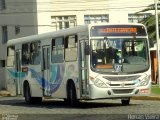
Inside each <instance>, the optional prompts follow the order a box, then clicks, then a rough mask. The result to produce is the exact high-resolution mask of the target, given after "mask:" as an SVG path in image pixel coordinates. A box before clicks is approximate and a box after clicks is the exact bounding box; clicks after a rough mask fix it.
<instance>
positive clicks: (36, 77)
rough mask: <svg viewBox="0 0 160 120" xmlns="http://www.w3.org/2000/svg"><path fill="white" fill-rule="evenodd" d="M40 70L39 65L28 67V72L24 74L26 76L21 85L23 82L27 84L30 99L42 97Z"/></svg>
mask: <svg viewBox="0 0 160 120" xmlns="http://www.w3.org/2000/svg"><path fill="white" fill-rule="evenodd" d="M40 68H41V66H40V65H37V66H33V67H28V72H27V73H26V74H27V76H26V77H25V78H23V84H24V82H25V81H27V82H28V83H29V86H30V90H31V96H32V97H42V96H43V91H42V89H43V86H42V83H43V77H42V75H41V69H40ZM23 84H22V90H24V89H23ZM23 93H24V91H23Z"/></svg>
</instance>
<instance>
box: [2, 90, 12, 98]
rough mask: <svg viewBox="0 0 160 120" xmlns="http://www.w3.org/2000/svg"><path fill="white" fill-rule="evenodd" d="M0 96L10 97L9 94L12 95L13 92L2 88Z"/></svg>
mask: <svg viewBox="0 0 160 120" xmlns="http://www.w3.org/2000/svg"><path fill="white" fill-rule="evenodd" d="M0 96H3V97H9V96H11V94H10V92H8V91H6V90H0Z"/></svg>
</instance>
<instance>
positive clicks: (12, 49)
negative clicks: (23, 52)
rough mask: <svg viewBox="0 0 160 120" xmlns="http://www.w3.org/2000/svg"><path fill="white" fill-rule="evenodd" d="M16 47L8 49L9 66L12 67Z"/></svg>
mask: <svg viewBox="0 0 160 120" xmlns="http://www.w3.org/2000/svg"><path fill="white" fill-rule="evenodd" d="M14 53H15V46H10V47H8V48H7V66H8V67H11V66H14V60H15V54H14Z"/></svg>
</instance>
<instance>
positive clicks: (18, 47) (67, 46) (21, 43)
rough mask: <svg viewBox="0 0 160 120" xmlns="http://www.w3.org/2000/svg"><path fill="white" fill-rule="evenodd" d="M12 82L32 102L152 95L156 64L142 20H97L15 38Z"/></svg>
mask: <svg viewBox="0 0 160 120" xmlns="http://www.w3.org/2000/svg"><path fill="white" fill-rule="evenodd" d="M6 63H7V64H6V71H7V81H8V84H9V83H10V84H12V85H15V86H16V87H15V88H16V93H17V94H22V95H23V96H24V97H25V101H26V102H27V103H32V102H35V101H36V102H41V101H42V98H50V97H53V98H60V99H64V100H66V101H68V102H69V103H70V105H72V106H74V105H76V104H77V102H78V101H80V100H94V99H108V98H109V99H121V102H122V104H123V105H129V103H130V98H131V97H132V96H148V95H149V94H150V86H151V64H150V54H149V40H148V35H147V31H146V28H145V26H144V25H142V24H98V25H97V24H92V25H84V26H78V27H74V28H68V29H64V30H60V31H55V32H50V33H44V34H39V35H33V36H28V37H23V38H17V39H12V40H9V41H8V43H7V62H6Z"/></svg>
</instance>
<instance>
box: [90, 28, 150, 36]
mask: <svg viewBox="0 0 160 120" xmlns="http://www.w3.org/2000/svg"><path fill="white" fill-rule="evenodd" d="M133 35H136V36H146V35H147V33H146V30H145V28H144V27H143V26H140V25H105V26H93V27H91V36H95V37H96V36H133Z"/></svg>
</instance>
